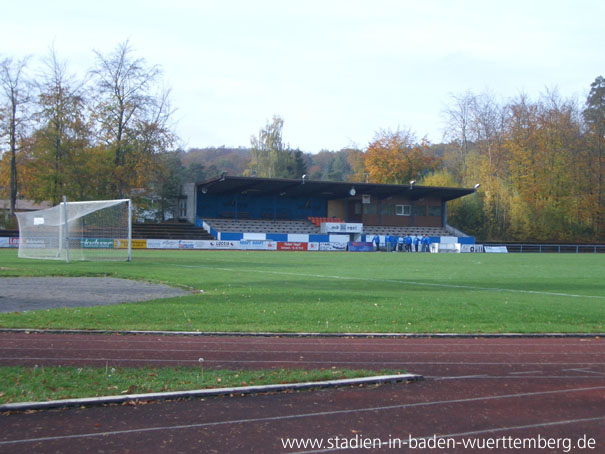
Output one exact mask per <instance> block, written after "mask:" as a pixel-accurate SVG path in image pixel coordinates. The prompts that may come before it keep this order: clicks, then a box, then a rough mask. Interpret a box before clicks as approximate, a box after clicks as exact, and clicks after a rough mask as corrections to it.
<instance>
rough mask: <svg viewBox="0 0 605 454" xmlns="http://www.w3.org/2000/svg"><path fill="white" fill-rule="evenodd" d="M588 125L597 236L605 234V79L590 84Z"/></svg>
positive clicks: (586, 115) (585, 112)
mask: <svg viewBox="0 0 605 454" xmlns="http://www.w3.org/2000/svg"><path fill="white" fill-rule="evenodd" d="M582 114H583V117H584V120H585V121H586V124H587V125H588V132H589V143H590V145H589V150H590V155H589V165H590V174H589V175H590V181H591V184H592V190H591V195H592V198H593V199H594V204H593V207H594V212H595V216H594V220H593V224H594V229H595V231H596V232H597V236H599V237H601V236H602V234H603V230H604V229H603V223H604V220H605V206H604V205H605V199H604V197H603V192H604V188H603V172H604V168H605V162H604V161H605V153H604V150H605V79H604V78H603V76H599V77H597V78H596V79H595V80H594V82H593V83H592V84H590V93H589V94H588V98H587V99H586V107H585V109H584V111H583V112H582Z"/></svg>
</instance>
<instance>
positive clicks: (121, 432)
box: [0, 386, 605, 446]
mask: <svg viewBox="0 0 605 454" xmlns="http://www.w3.org/2000/svg"><path fill="white" fill-rule="evenodd" d="M602 389H605V386H594V387H589V388H572V389H558V390H553V391H537V392H526V393H518V394H501V395H497V396H483V397H469V398H465V399H452V400H440V401H433V402H418V403H412V404H400V405H388V406H382V407H366V408H356V409H349V410H332V411H321V412H315V413H301V414H296V415H281V416H269V417H264V418H249V419H234V420H231V421H215V422H206V423H198V424H185V425H174V426H160V427H145V428H140V429H128V430H115V431H107V432H98V433H94V432H91V433H84V434H73V435H60V436H55V437H39V438H25V439H18V440H6V441H0V446H4V445H15V444H21V443H40V442H45V441H56V440H70V439H77V438H93V437H107V436H116V435H128V434H133V433H142V432H155V431H162V430H184V429H199V428H203V427H216V426H224V425H229V424H246V423H258V422H269V421H280V420H286V419H300V418H314V417H321V416H333V415H343V414H351V413H360V412H376V411H388V410H398V409H403V408H418V407H428V406H438V405H451V404H460V403H468V402H477V401H491V400H499V399H519V398H525V397H537V396H546V395H556V394H568V393H576V392H586V391H597V390H602ZM601 419H605V416H603V417H598V418H589V419H582V420H575V421H577V422H580V421H589V420H590V421H597V420H601ZM568 422H574V420H570V421H568ZM548 424H549V423H542V424H540V426H546V425H548ZM551 424H553V425H555V424H561V423H557V422H555V423H551ZM493 430H495V429H491V431H493ZM463 435H464V434H460V435H459V436H463Z"/></svg>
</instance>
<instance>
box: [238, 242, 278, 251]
mask: <svg viewBox="0 0 605 454" xmlns="http://www.w3.org/2000/svg"><path fill="white" fill-rule="evenodd" d="M239 246H240V249H244V250H255V251H275V250H276V249H277V242H275V241H264V240H251V241H248V240H241V241H240V242H239Z"/></svg>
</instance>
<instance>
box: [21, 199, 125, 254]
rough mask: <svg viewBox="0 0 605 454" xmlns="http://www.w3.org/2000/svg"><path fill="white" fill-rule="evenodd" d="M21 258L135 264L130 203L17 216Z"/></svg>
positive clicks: (70, 205)
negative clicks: (133, 262)
mask: <svg viewBox="0 0 605 454" xmlns="http://www.w3.org/2000/svg"><path fill="white" fill-rule="evenodd" d="M17 220H18V222H19V238H20V239H19V257H21V258H34V259H48V260H64V261H67V262H69V261H71V260H91V261H100V260H127V261H130V260H132V204H131V201H130V199H120V200H95V201H89V202H68V201H67V200H65V198H64V200H63V202H62V203H60V204H59V205H57V206H55V207H53V208H48V209H46V210H39V211H29V212H22V213H17Z"/></svg>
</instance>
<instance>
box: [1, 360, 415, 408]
mask: <svg viewBox="0 0 605 454" xmlns="http://www.w3.org/2000/svg"><path fill="white" fill-rule="evenodd" d="M398 373H403V372H402V371H390V370H381V371H368V370H352V369H337V368H331V369H319V370H317V369H316V370H303V369H266V370H228V369H204V368H202V367H200V368H190V367H180V368H157V369H156V368H120V367H115V368H114V367H107V368H91V367H80V368H77V367H55V366H53V367H42V366H41V367H38V366H34V367H23V366H10V367H0V390H1V391H0V403H1V404H6V403H16V402H42V401H46V400H61V399H76V398H83V397H101V396H115V395H120V394H143V393H156V392H171V391H189V390H194V389H206V388H228V387H237V386H252V385H256V386H258V385H269V384H284V383H301V382H313V381H322V380H337V379H343V378H359V377H368V376H374V375H394V374H398Z"/></svg>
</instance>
